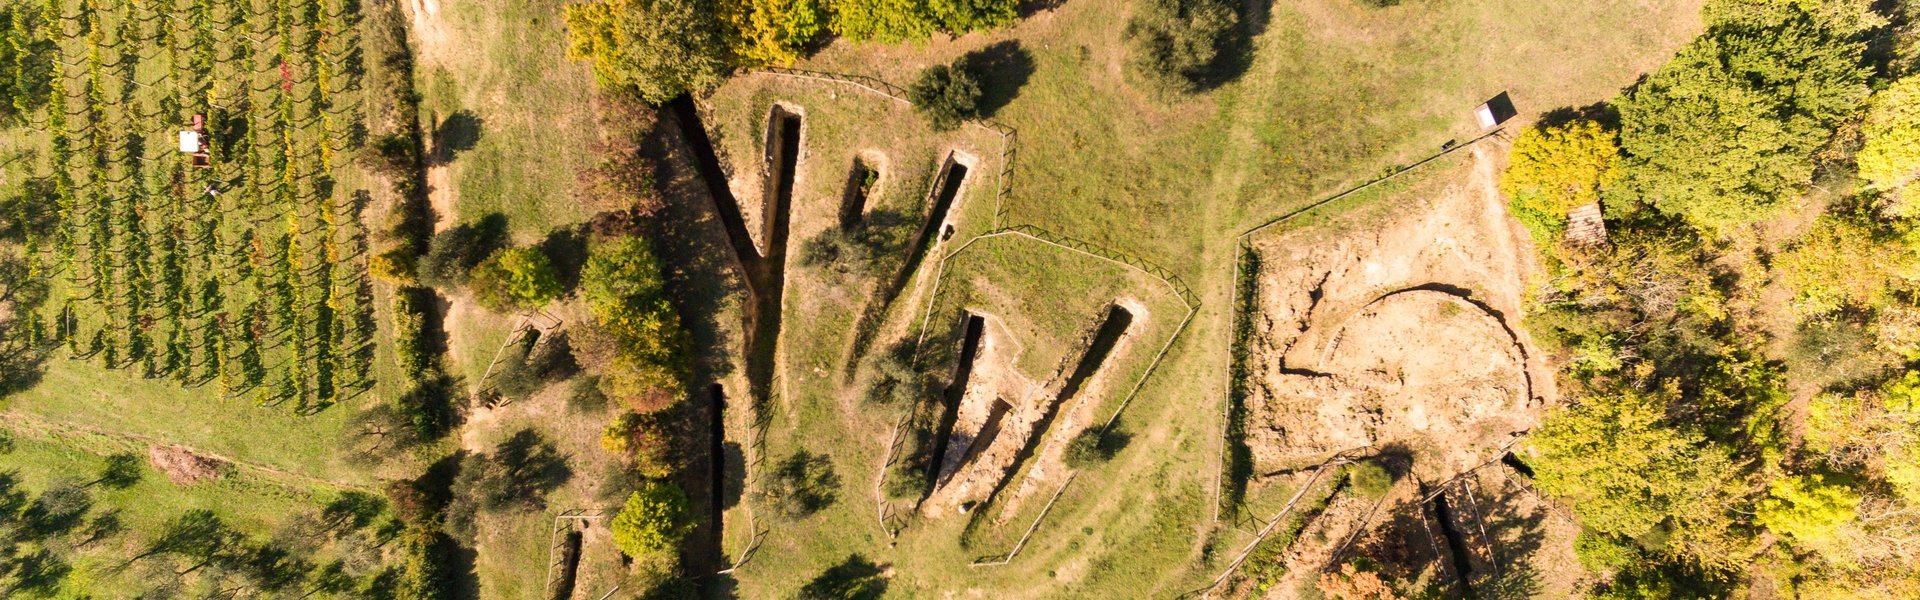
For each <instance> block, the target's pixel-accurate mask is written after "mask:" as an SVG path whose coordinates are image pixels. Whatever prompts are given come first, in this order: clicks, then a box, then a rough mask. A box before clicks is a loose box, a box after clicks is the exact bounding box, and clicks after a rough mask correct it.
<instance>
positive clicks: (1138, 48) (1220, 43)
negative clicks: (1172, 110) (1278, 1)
mask: <svg viewBox="0 0 1920 600" xmlns="http://www.w3.org/2000/svg"><path fill="white" fill-rule="evenodd" d="M1238 6H1239V3H1237V2H1232V1H1231V0H1138V1H1136V2H1134V4H1133V17H1132V18H1131V19H1129V20H1128V21H1127V29H1126V32H1125V36H1126V44H1127V60H1126V67H1127V75H1128V76H1130V77H1131V78H1132V79H1133V80H1134V82H1135V83H1136V84H1138V85H1143V86H1145V87H1147V88H1148V89H1151V90H1154V91H1156V92H1175V93H1192V92H1195V91H1199V89H1200V88H1201V87H1202V84H1203V83H1205V82H1206V80H1207V78H1208V77H1209V76H1211V75H1213V74H1214V71H1216V70H1217V68H1218V67H1219V63H1220V62H1221V60H1222V58H1223V56H1224V54H1225V52H1226V50H1227V46H1228V44H1229V41H1230V40H1231V36H1233V35H1234V33H1235V32H1236V31H1237V30H1238V29H1239V27H1240V11H1239V8H1238Z"/></svg>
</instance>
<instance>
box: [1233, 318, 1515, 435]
mask: <svg viewBox="0 0 1920 600" xmlns="http://www.w3.org/2000/svg"><path fill="white" fill-rule="evenodd" d="M1350 315H1351V316H1348V317H1346V318H1344V319H1340V318H1339V317H1338V316H1333V317H1332V318H1330V319H1327V320H1331V321H1336V322H1332V323H1327V322H1316V323H1313V324H1312V326H1311V327H1310V329H1312V328H1331V329H1330V330H1331V333H1328V331H1327V330H1323V331H1321V332H1319V333H1321V334H1323V335H1320V336H1312V337H1315V338H1317V339H1319V340H1324V341H1323V342H1321V344H1320V345H1319V346H1318V347H1296V348H1294V349H1293V351H1292V352H1290V353H1289V357H1288V358H1289V360H1288V361H1287V365H1286V366H1287V367H1288V368H1287V371H1288V373H1289V374H1288V375H1286V376H1284V377H1283V378H1282V379H1281V380H1280V381H1277V382H1275V384H1277V385H1276V389H1274V397H1275V398H1276V400H1277V402H1276V403H1275V405H1274V406H1267V407H1259V409H1256V410H1257V411H1258V412H1259V413H1261V414H1260V416H1262V417H1266V418H1267V423H1265V424H1264V425H1266V427H1258V428H1254V431H1251V432H1250V433H1252V434H1254V435H1253V438H1254V439H1252V440H1250V441H1252V442H1253V447H1254V452H1255V455H1256V459H1257V460H1258V461H1259V463H1260V465H1259V466H1260V467H1261V470H1263V471H1270V470H1275V469H1280V468H1289V467H1293V466H1298V464H1299V463H1300V462H1302V461H1314V460H1318V459H1324V458H1325V457H1326V455H1327V454H1329V453H1332V452H1338V451H1341V450H1347V449H1353V448H1360V447H1364V446H1381V445H1387V444H1393V443H1405V444H1408V445H1410V446H1428V447H1436V446H1437V447H1448V448H1470V447H1475V446H1478V445H1480V444H1477V443H1470V444H1462V443H1460V442H1466V441H1468V440H1470V439H1472V438H1475V437H1488V438H1489V440H1486V441H1490V442H1495V443H1497V442H1498V440H1497V439H1494V438H1497V437H1498V436H1499V435H1501V434H1504V433H1506V431H1507V430H1508V429H1509V428H1507V427H1499V426H1496V427H1488V426H1486V425H1489V424H1491V423H1489V422H1491V421H1498V420H1502V419H1507V418H1516V417H1518V416H1520V415H1521V414H1522V413H1523V412H1524V410H1525V408H1526V402H1527V394H1528V390H1527V379H1526V372H1525V367H1524V357H1522V356H1521V354H1520V352H1519V350H1518V349H1517V347H1516V345H1515V342H1514V338H1513V335H1512V333H1511V332H1509V331H1508V330H1507V328H1506V327H1505V326H1503V325H1502V323H1501V322H1500V320H1499V319H1498V318H1496V317H1495V316H1494V315H1492V314H1489V313H1488V312H1487V311H1486V310H1485V309H1483V308H1481V307H1480V306H1478V305H1476V304H1474V303H1472V302H1470V301H1467V300H1465V299H1463V298H1461V297H1459V296H1456V295H1454V294H1451V293H1447V292H1442V291H1435V290H1410V291H1403V292H1396V293H1392V294H1388V295H1386V296H1382V297H1381V298H1379V299H1377V300H1374V301H1373V302H1371V303H1369V304H1367V305H1366V306H1364V307H1362V308H1360V309H1359V310H1356V311H1354V312H1352V313H1350ZM1421 438H1428V439H1433V440H1447V441H1448V442H1449V443H1447V444H1436V445H1429V444H1423V443H1421V442H1420V439H1421ZM1475 441H1476V442H1477V441H1479V440H1475ZM1453 458H1454V457H1448V460H1447V461H1446V462H1456V461H1455V460H1453ZM1458 458H1460V459H1462V460H1467V459H1469V457H1458ZM1435 466H1439V465H1435Z"/></svg>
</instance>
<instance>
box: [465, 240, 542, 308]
mask: <svg viewBox="0 0 1920 600" xmlns="http://www.w3.org/2000/svg"><path fill="white" fill-rule="evenodd" d="M467 287H468V288H469V289H471V290H473V299H474V300H476V301H478V302H479V303H480V305H481V306H485V307H487V308H491V309H493V310H496V311H500V312H509V311H515V310H532V309H537V308H540V307H541V306H545V305H546V304H547V303H548V302H552V301H553V300H554V299H555V298H559V297H560V294H561V293H562V292H564V291H565V290H563V289H562V288H561V286H560V275H559V273H558V272H557V271H555V270H554V268H553V261H552V260H549V259H548V258H547V255H546V253H544V252H541V251H540V249H539V248H501V249H499V250H495V251H494V252H493V254H492V255H489V256H488V257H487V259H486V260H484V261H481V262H480V264H479V265H477V266H475V267H474V268H473V273H472V276H471V278H470V279H469V280H468V283H467Z"/></svg>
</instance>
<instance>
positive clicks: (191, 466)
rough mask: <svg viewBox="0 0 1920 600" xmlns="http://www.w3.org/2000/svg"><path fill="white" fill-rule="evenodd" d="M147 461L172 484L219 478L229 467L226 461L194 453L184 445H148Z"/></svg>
mask: <svg viewBox="0 0 1920 600" xmlns="http://www.w3.org/2000/svg"><path fill="white" fill-rule="evenodd" d="M147 462H148V463H150V464H152V465H153V468H154V469H156V470H159V471H160V472H161V473H163V474H165V475H166V476H167V480H168V481H172V482H173V484H174V485H191V484H195V483H199V482H202V481H207V480H210V479H219V478H220V477H223V476H225V475H226V474H227V471H228V469H229V468H230V467H231V465H229V464H228V463H227V461H224V460H221V459H218V458H214V457H211V456H206V455H202V454H198V453H195V452H194V451H193V449H191V448H188V447H186V446H150V447H148V448H147Z"/></svg>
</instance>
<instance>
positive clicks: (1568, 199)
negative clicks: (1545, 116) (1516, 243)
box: [1500, 119, 1620, 246]
mask: <svg viewBox="0 0 1920 600" xmlns="http://www.w3.org/2000/svg"><path fill="white" fill-rule="evenodd" d="M1619 178H1620V140H1619V136H1618V135H1617V134H1616V133H1615V132H1614V131H1613V130H1611V129H1607V128H1606V127H1604V126H1601V125H1600V124H1599V123H1597V122H1594V121H1591V120H1585V119H1581V120H1575V121H1572V122H1570V123H1567V124H1564V125H1558V126H1551V127H1529V128H1527V130H1526V131H1523V132H1521V133H1520V137H1518V138H1516V139H1514V140H1513V154H1512V157H1511V159H1510V162H1509V163H1508V165H1507V170H1506V172H1505V173H1503V174H1502V175H1501V176H1500V193H1502V194H1505V195H1506V196H1507V201H1508V202H1509V204H1508V209H1509V210H1511V211H1512V212H1513V216H1514V217H1515V218H1517V219H1519V220H1520V222H1521V223H1522V224H1525V225H1526V226H1527V230H1528V231H1530V232H1532V233H1533V236H1534V240H1535V241H1537V242H1539V243H1540V244H1541V245H1542V246H1550V245H1551V244H1553V243H1555V242H1557V241H1558V240H1559V238H1560V235H1561V234H1562V233H1564V232H1565V231H1566V228H1567V211H1570V210H1573V209H1574V208H1575V207H1579V206H1583V205H1586V204H1592V203H1594V202H1598V201H1599V200H1600V193H1601V191H1603V190H1605V189H1606V188H1607V186H1609V185H1612V184H1613V183H1614V182H1615V181H1617V180H1619Z"/></svg>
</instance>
